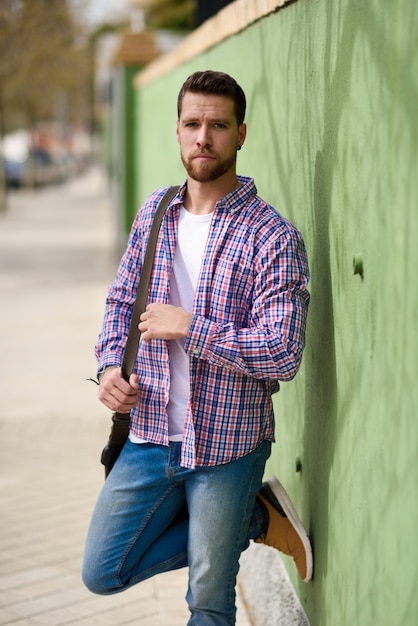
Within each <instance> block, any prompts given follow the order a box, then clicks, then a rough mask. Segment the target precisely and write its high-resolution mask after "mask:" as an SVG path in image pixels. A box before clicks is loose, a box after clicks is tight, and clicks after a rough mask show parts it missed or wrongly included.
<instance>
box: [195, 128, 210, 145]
mask: <svg viewBox="0 0 418 626" xmlns="http://www.w3.org/2000/svg"><path fill="white" fill-rule="evenodd" d="M196 143H197V145H198V146H199V147H200V148H208V147H209V146H210V145H211V139H210V132H209V128H208V126H207V125H206V124H202V126H200V128H199V132H198V134H197V137H196Z"/></svg>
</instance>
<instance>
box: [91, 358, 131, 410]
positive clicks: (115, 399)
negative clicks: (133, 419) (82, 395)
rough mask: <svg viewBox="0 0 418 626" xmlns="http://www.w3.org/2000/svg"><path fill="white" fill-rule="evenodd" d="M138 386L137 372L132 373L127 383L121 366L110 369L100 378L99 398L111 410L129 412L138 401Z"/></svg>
mask: <svg viewBox="0 0 418 626" xmlns="http://www.w3.org/2000/svg"><path fill="white" fill-rule="evenodd" d="M131 382H132V383H133V384H131ZM138 387H139V385H138V376H137V375H136V374H132V375H131V377H130V379H129V383H127V382H126V380H124V379H123V377H122V372H121V368H120V367H117V368H113V369H109V370H106V371H105V372H104V373H103V375H102V376H101V378H100V386H99V400H100V401H101V402H102V403H103V404H104V405H105V406H107V407H108V408H109V409H110V410H111V411H118V412H119V413H129V411H130V410H131V409H132V408H133V407H134V406H135V405H136V404H137V403H138Z"/></svg>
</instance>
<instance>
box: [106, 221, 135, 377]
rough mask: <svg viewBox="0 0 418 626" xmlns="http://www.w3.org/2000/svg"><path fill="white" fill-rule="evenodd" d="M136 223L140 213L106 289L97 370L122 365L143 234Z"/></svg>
mask: <svg viewBox="0 0 418 626" xmlns="http://www.w3.org/2000/svg"><path fill="white" fill-rule="evenodd" d="M139 224H140V212H138V214H137V216H136V218H135V220H134V223H133V225H132V228H131V232H130V235H129V239H128V244H127V247H126V250H125V253H124V255H123V257H122V259H121V262H120V264H119V268H118V271H117V274H116V278H115V280H114V282H113V283H112V285H111V286H110V287H109V290H108V294H107V298H106V308H105V314H104V319H103V325H102V330H101V332H100V334H99V337H98V340H97V343H96V346H95V354H96V358H97V362H98V369H99V371H100V370H102V369H103V368H105V367H107V366H109V365H116V366H118V367H120V366H121V365H122V358H123V352H124V349H125V345H126V339H127V337H128V333H129V326H130V322H131V317H132V310H133V306H134V304H135V297H136V290H137V287H138V282H139V275H140V271H141V267H142V260H141V255H142V235H141V230H140V226H139Z"/></svg>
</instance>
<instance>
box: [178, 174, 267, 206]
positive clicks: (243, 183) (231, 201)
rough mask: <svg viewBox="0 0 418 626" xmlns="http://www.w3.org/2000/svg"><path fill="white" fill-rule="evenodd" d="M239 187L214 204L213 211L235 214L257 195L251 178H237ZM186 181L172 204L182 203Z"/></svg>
mask: <svg viewBox="0 0 418 626" xmlns="http://www.w3.org/2000/svg"><path fill="white" fill-rule="evenodd" d="M237 178H238V182H239V183H240V186H239V187H237V189H234V190H233V191H231V193H229V194H227V195H226V196H224V197H223V198H221V199H220V200H218V202H217V203H216V206H215V210H216V209H218V210H223V211H228V212H229V213H231V214H232V213H235V211H238V210H239V209H240V208H241V207H242V206H243V205H244V204H246V202H247V201H248V200H249V199H250V198H251V197H252V196H255V195H257V188H256V186H255V183H254V179H253V178H249V177H248V176H237ZM186 188H187V181H184V183H183V184H182V185H181V186H180V188H179V190H178V192H177V195H176V197H175V199H174V201H173V204H175V203H177V202H183V198H184V195H185V193H186Z"/></svg>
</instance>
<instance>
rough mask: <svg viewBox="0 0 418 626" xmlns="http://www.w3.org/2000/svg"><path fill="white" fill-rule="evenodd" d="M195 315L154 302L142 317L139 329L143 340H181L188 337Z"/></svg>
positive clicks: (169, 305)
mask: <svg viewBox="0 0 418 626" xmlns="http://www.w3.org/2000/svg"><path fill="white" fill-rule="evenodd" d="M192 319H193V315H192V314H191V313H187V311H185V310H184V309H182V308H181V307H177V306H173V305H172V304H159V303H158V302H154V303H153V304H149V305H148V306H147V310H146V311H145V313H142V315H141V317H140V320H141V321H140V323H139V324H138V328H139V330H140V331H141V336H142V339H143V340H144V341H145V342H147V341H151V339H167V340H170V339H181V338H182V337H187V334H188V332H189V329H190V325H191V323H192Z"/></svg>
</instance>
